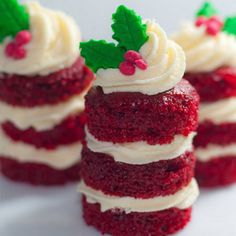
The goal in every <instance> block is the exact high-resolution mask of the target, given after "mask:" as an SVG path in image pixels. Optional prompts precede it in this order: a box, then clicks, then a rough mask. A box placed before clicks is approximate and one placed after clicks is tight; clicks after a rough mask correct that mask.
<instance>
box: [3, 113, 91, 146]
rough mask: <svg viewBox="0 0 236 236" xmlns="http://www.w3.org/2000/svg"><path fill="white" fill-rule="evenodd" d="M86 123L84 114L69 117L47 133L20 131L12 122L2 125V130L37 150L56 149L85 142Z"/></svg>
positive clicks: (15, 139) (31, 129) (30, 130)
mask: <svg viewBox="0 0 236 236" xmlns="http://www.w3.org/2000/svg"><path fill="white" fill-rule="evenodd" d="M85 123H86V117H85V114H84V113H83V114H81V115H78V116H71V117H68V118H67V119H65V120H64V121H63V122H62V123H61V124H59V125H57V126H55V127H54V128H53V129H52V130H47V131H40V132H38V131H36V130H35V129H34V128H29V129H26V130H20V129H18V128H17V127H16V126H14V124H12V123H10V122H6V123H4V124H2V128H3V130H4V132H5V133H6V135H8V136H9V137H10V138H11V139H13V140H14V141H21V142H25V143H28V144H31V145H34V146H35V147H36V148H46V149H55V148H56V147H58V146H60V145H66V144H71V143H74V142H77V141H83V140H84V136H85V133H84V125H85Z"/></svg>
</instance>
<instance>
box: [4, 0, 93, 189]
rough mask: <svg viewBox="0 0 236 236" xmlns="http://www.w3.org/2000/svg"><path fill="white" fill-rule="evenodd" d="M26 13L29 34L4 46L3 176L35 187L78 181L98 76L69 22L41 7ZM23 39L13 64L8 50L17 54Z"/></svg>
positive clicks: (31, 5)
mask: <svg viewBox="0 0 236 236" xmlns="http://www.w3.org/2000/svg"><path fill="white" fill-rule="evenodd" d="M14 4H15V5H14V7H15V8H17V9H18V10H19V9H21V8H20V7H19V5H18V3H17V2H16V3H14ZM22 9H23V8H22ZM24 9H25V10H26V11H27V13H25V14H27V16H28V18H29V30H28V31H26V30H25V31H21V32H19V33H18V34H17V36H16V37H15V38H14V39H13V40H12V39H11V38H6V40H4V41H3V43H2V44H0V58H1V60H0V72H1V74H0V170H1V172H2V173H3V174H4V175H5V176H6V177H8V178H10V179H12V180H15V181H23V182H29V183H31V184H35V185H38V184H43V185H54V184H63V183H65V182H68V181H75V180H78V179H79V178H80V159H81V154H80V153H81V150H82V142H83V140H84V136H85V133H84V125H85V121H86V118H85V114H84V96H85V94H86V92H87V91H88V89H89V88H90V86H91V82H92V80H93V74H92V72H91V71H90V70H89V69H88V68H87V67H86V66H85V65H84V61H83V59H82V58H80V55H79V48H78V45H77V44H78V43H79V42H80V33H79V31H78V28H77V26H76V24H75V23H74V21H73V20H72V19H71V18H70V17H68V16H66V15H64V14H63V13H61V12H55V11H52V10H49V9H46V8H43V7H41V6H40V5H39V4H38V3H28V4H27V5H26V6H25V8H24ZM62 25H64V26H65V27H62ZM19 38H20V40H21V41H23V40H26V39H28V41H29V42H28V43H27V45H26V46H25V48H20V50H25V55H24V57H22V58H16V57H13V58H12V54H9V52H8V50H9V48H11V47H12V45H14V47H15V49H14V50H15V51H14V50H13V52H12V53H16V52H18V51H17V50H18V49H17V47H22V46H21V45H20V44H19V43H18V41H20V40H19ZM10 40H11V41H10ZM18 44H19V45H18ZM9 45H10V46H9Z"/></svg>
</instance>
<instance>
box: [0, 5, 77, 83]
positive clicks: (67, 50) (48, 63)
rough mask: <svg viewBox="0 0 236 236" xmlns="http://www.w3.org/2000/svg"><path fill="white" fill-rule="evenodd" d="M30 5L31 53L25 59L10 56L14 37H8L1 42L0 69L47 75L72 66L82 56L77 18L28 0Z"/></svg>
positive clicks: (20, 73)
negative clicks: (6, 48)
mask: <svg viewBox="0 0 236 236" xmlns="http://www.w3.org/2000/svg"><path fill="white" fill-rule="evenodd" d="M26 8H27V10H28V12H29V16H30V32H31V34H32V40H31V42H30V43H29V44H27V45H26V46H25V48H26V50H27V56H26V57H25V58H24V59H21V60H14V59H12V58H9V57H6V55H5V52H4V51H5V47H6V45H7V44H8V43H9V41H11V40H12V39H11V38H10V37H8V38H6V39H5V40H4V42H3V43H2V44H0V73H8V74H19V75H26V76H28V75H29V76H31V75H35V74H37V75H43V76H44V75H48V74H50V73H53V72H56V71H58V70H61V69H64V68H67V67H70V66H71V65H72V64H73V63H74V62H75V61H76V59H77V58H78V56H79V46H78V45H79V42H80V32H79V30H78V27H77V25H76V23H75V21H74V20H73V19H72V18H70V17H69V16H67V15H65V14H64V13H62V12H59V11H55V10H50V9H47V8H44V7H42V6H41V5H40V4H39V3H37V2H30V3H27V4H26ZM0 79H1V78H0ZM29 79H30V77H29Z"/></svg>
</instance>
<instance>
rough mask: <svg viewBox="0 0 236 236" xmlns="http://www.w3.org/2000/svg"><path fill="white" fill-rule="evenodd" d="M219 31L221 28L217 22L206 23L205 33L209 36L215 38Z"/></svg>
mask: <svg viewBox="0 0 236 236" xmlns="http://www.w3.org/2000/svg"><path fill="white" fill-rule="evenodd" d="M220 30H221V27H220V26H219V24H218V23H217V22H214V21H211V22H208V23H207V27H206V32H207V33H208V34H209V35H212V36H215V35H217V34H218V33H219V32H220Z"/></svg>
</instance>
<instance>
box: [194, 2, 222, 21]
mask: <svg viewBox="0 0 236 236" xmlns="http://www.w3.org/2000/svg"><path fill="white" fill-rule="evenodd" d="M216 15H218V10H217V9H216V8H215V7H214V5H213V4H212V3H211V2H205V3H203V5H202V6H201V7H200V9H199V10H198V11H197V13H196V16H197V17H200V16H204V17H206V18H210V17H212V16H216Z"/></svg>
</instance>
